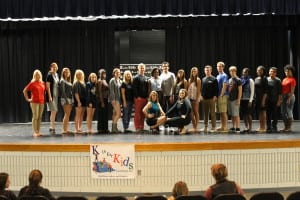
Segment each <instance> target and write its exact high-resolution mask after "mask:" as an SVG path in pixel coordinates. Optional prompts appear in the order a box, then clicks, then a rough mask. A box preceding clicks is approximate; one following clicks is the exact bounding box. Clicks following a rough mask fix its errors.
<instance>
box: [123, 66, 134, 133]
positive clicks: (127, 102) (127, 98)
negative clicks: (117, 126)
mask: <svg viewBox="0 0 300 200" xmlns="http://www.w3.org/2000/svg"><path fill="white" fill-rule="evenodd" d="M121 95H122V105H123V115H122V122H123V128H124V133H131V132H132V131H131V130H129V129H128V128H129V122H130V118H131V114H132V107H133V87H132V74H131V72H130V71H129V70H126V71H125V72H124V74H123V83H122V85H121Z"/></svg>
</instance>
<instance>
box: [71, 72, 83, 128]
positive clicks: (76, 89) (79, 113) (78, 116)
mask: <svg viewBox="0 0 300 200" xmlns="http://www.w3.org/2000/svg"><path fill="white" fill-rule="evenodd" d="M73 95H74V106H75V120H74V121H75V131H76V133H78V134H82V133H83V131H82V130H81V125H82V121H83V116H84V112H85V108H86V86H85V82H84V73H83V71H82V70H80V69H77V70H76V71H75V74H74V81H73Z"/></svg>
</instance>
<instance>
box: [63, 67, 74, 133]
mask: <svg viewBox="0 0 300 200" xmlns="http://www.w3.org/2000/svg"><path fill="white" fill-rule="evenodd" d="M71 81H72V80H71V71H70V69H69V68H67V67H65V68H63V69H62V71H61V79H60V95H61V96H60V103H61V105H62V107H63V110H64V118H63V132H62V134H69V133H71V131H69V119H70V114H71V111H72V106H73V105H72V104H73V92H72V82H71Z"/></svg>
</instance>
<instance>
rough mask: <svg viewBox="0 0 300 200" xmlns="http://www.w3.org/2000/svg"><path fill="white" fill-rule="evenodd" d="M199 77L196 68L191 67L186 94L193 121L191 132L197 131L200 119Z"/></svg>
mask: <svg viewBox="0 0 300 200" xmlns="http://www.w3.org/2000/svg"><path fill="white" fill-rule="evenodd" d="M200 94H201V79H200V78H199V77H198V68H197V67H193V68H192V69H191V73H190V78H189V81H188V96H189V99H190V101H191V105H192V112H191V118H192V123H193V129H192V130H191V132H197V131H198V123H199V120H200V114H199V103H200V97H201V95H200Z"/></svg>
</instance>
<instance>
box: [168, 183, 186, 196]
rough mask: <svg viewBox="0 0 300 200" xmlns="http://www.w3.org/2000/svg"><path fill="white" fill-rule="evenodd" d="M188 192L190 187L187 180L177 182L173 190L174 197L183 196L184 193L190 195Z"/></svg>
mask: <svg viewBox="0 0 300 200" xmlns="http://www.w3.org/2000/svg"><path fill="white" fill-rule="evenodd" d="M188 194H189V189H188V187H187V185H186V183H185V182H183V181H178V182H177V183H175V185H174V187H173V190H172V196H173V197H174V198H176V197H179V196H182V195H188Z"/></svg>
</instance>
